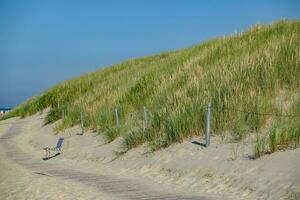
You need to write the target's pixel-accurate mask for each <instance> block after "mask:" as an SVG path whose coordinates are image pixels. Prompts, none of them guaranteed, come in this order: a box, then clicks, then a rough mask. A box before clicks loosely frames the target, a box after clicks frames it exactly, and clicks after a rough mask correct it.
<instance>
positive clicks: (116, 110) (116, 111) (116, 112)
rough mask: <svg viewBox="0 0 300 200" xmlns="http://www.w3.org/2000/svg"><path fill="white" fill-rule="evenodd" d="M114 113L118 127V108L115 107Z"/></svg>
mask: <svg viewBox="0 0 300 200" xmlns="http://www.w3.org/2000/svg"><path fill="white" fill-rule="evenodd" d="M115 114H116V126H117V127H119V125H120V123H119V114H118V109H115Z"/></svg>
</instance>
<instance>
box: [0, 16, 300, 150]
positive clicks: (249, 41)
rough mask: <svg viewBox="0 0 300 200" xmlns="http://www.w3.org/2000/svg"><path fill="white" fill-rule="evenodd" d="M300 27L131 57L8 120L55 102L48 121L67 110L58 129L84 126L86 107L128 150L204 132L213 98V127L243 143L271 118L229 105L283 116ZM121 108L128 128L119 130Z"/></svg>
mask: <svg viewBox="0 0 300 200" xmlns="http://www.w3.org/2000/svg"><path fill="white" fill-rule="evenodd" d="M299 29H300V21H299V20H294V21H279V22H275V23H273V24H271V25H256V26H253V27H251V28H249V30H247V31H245V32H243V33H238V34H234V35H230V36H227V37H224V38H221V39H212V40H209V41H207V42H204V43H202V44H199V45H195V46H193V47H190V48H186V49H180V50H176V51H172V52H165V53H161V54H159V55H154V56H149V57H143V58H137V59H132V60H128V61H126V62H123V63H121V64H117V65H113V66H110V67H107V68H103V69H99V70H97V71H95V72H91V73H88V74H85V75H82V76H80V77H77V78H74V79H72V80H68V81H65V82H63V83H61V84H59V85H57V86H54V87H52V88H50V89H49V90H47V91H45V92H44V93H42V94H40V95H38V96H35V97H32V98H30V99H29V100H27V101H26V102H24V103H22V104H21V105H19V106H18V107H16V108H15V109H14V110H13V111H12V112H10V113H9V114H7V115H5V116H4V117H2V119H6V118H9V117H14V116H21V117H26V116H30V115H32V114H34V113H36V112H38V111H42V110H44V109H45V108H48V107H50V108H51V111H50V113H49V114H48V116H47V119H46V122H47V123H52V122H54V121H56V120H58V119H60V118H61V117H62V114H61V113H62V110H63V109H65V108H66V107H67V108H68V111H67V112H66V114H65V119H64V121H63V122H62V123H61V124H60V125H58V126H57V127H56V131H60V130H63V129H65V128H67V127H70V126H73V125H75V124H78V123H79V113H80V111H83V112H84V116H85V119H84V125H85V127H86V128H87V129H90V130H96V131H97V132H99V133H102V132H104V133H106V135H107V138H108V141H113V140H114V139H115V138H117V137H119V136H123V137H124V145H125V147H126V148H127V149H130V148H134V147H136V146H138V145H141V144H144V143H147V144H149V146H150V147H151V149H153V150H155V149H159V148H162V147H166V146H169V145H170V144H172V143H174V142H181V141H183V140H184V139H185V138H188V137H192V136H195V135H201V134H203V130H204V128H205V112H206V111H205V106H206V105H207V102H208V101H211V102H212V108H213V109H212V125H211V126H212V132H213V133H214V134H224V133H227V132H228V133H231V134H232V135H233V137H234V138H235V139H236V140H240V139H242V138H244V137H245V136H246V135H247V134H249V133H250V132H259V131H260V129H261V128H262V127H263V126H264V123H265V121H266V119H267V116H258V115H254V114H251V113H250V114H249V113H242V112H240V113H239V112H235V111H233V110H230V109H228V108H234V109H237V110H247V111H249V112H264V113H274V112H275V113H280V112H281V111H280V109H279V108H278V106H277V105H276V104H275V103H274V99H275V98H276V96H278V94H279V92H280V91H281V90H282V89H286V88H288V90H289V91H290V92H296V91H299V87H300V78H299V77H300V67H299V60H300V58H299V56H300V53H299V46H300V39H299ZM143 106H146V107H147V109H148V110H149V112H150V113H151V116H149V123H148V127H147V130H144V129H143V127H142V126H141V124H142V120H143V117H142V116H143V115H142V112H143ZM116 108H117V109H118V111H119V114H120V119H121V120H120V123H121V125H122V126H123V125H124V126H125V127H126V129H125V130H115V128H113V127H114V126H115V118H114V110H115V109H116ZM298 114H300V113H299V112H298ZM274 123H277V122H274ZM287 123H288V124H290V122H287ZM284 130H285V131H286V128H285V129H284ZM288 130H289V131H292V132H293V133H290V132H288V133H286V137H285V136H283V135H280V136H278V137H277V133H276V138H275V139H274V140H273V142H275V143H274V144H272V145H275V146H274V148H275V149H276V148H279V147H278V144H280V143H281V142H278V141H281V140H283V141H289V140H293V141H294V140H297V137H298V135H297V133H294V132H295V129H294V126H292V125H291V127H290V128H289V129H288ZM277 140H278V141H277ZM276 144H277V145H276ZM280 148H281V147H280ZM275 149H274V150H275Z"/></svg>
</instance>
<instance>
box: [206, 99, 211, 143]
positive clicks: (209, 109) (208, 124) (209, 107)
mask: <svg viewBox="0 0 300 200" xmlns="http://www.w3.org/2000/svg"><path fill="white" fill-rule="evenodd" d="M210 111H211V103H210V102H208V105H207V113H206V133H205V147H208V146H209V145H210Z"/></svg>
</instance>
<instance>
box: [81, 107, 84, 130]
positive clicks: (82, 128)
mask: <svg viewBox="0 0 300 200" xmlns="http://www.w3.org/2000/svg"><path fill="white" fill-rule="evenodd" d="M80 126H81V134H82V135H83V133H84V127H83V113H82V112H80Z"/></svg>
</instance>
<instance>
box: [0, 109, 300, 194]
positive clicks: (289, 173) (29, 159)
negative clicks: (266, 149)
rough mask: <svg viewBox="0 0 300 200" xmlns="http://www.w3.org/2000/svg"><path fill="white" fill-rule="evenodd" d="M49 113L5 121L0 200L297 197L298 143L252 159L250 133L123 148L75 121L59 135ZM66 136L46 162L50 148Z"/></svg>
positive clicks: (299, 174) (299, 183)
mask: <svg viewBox="0 0 300 200" xmlns="http://www.w3.org/2000/svg"><path fill="white" fill-rule="evenodd" d="M44 117H45V112H44V113H39V114H36V115H34V116H31V117H28V118H25V119H18V118H14V119H9V120H5V121H1V122H0V138H1V139H0V140H1V141H0V149H1V153H0V165H1V168H0V199H299V198H300V170H299V169H300V149H295V150H288V151H285V152H277V153H274V154H272V155H266V156H264V157H262V158H260V159H256V160H253V159H252V156H253V145H254V144H253V138H251V137H249V138H247V140H245V141H243V142H242V143H231V142H229V141H228V140H227V139H226V138H225V139H224V140H222V139H221V138H219V137H212V141H211V146H210V147H209V148H204V147H203V146H201V145H199V144H195V143H198V142H200V143H201V142H203V141H202V140H201V138H192V139H189V140H186V141H185V142H183V143H180V144H174V145H172V146H170V147H168V148H166V149H162V150H159V151H156V152H154V153H151V152H149V151H148V149H147V147H146V146H142V147H139V148H136V149H133V150H130V151H129V152H127V153H125V154H118V153H117V152H121V151H123V149H122V145H121V144H122V138H119V139H117V140H115V141H114V142H112V143H110V144H106V142H105V139H104V138H103V136H102V135H97V134H95V133H91V132H87V133H85V134H84V135H79V134H78V133H80V129H79V127H77V126H75V127H73V128H70V129H67V130H65V131H64V132H63V133H60V134H59V135H55V134H54V132H53V127H54V126H56V124H57V123H60V121H58V122H56V123H55V124H51V125H44ZM60 136H63V137H64V138H65V142H64V144H63V150H62V153H61V155H59V156H56V157H54V158H52V159H50V160H47V161H43V160H42V158H43V156H44V151H43V150H42V148H43V147H45V146H50V147H53V146H55V144H56V142H57V140H58V138H59V137H60Z"/></svg>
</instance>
